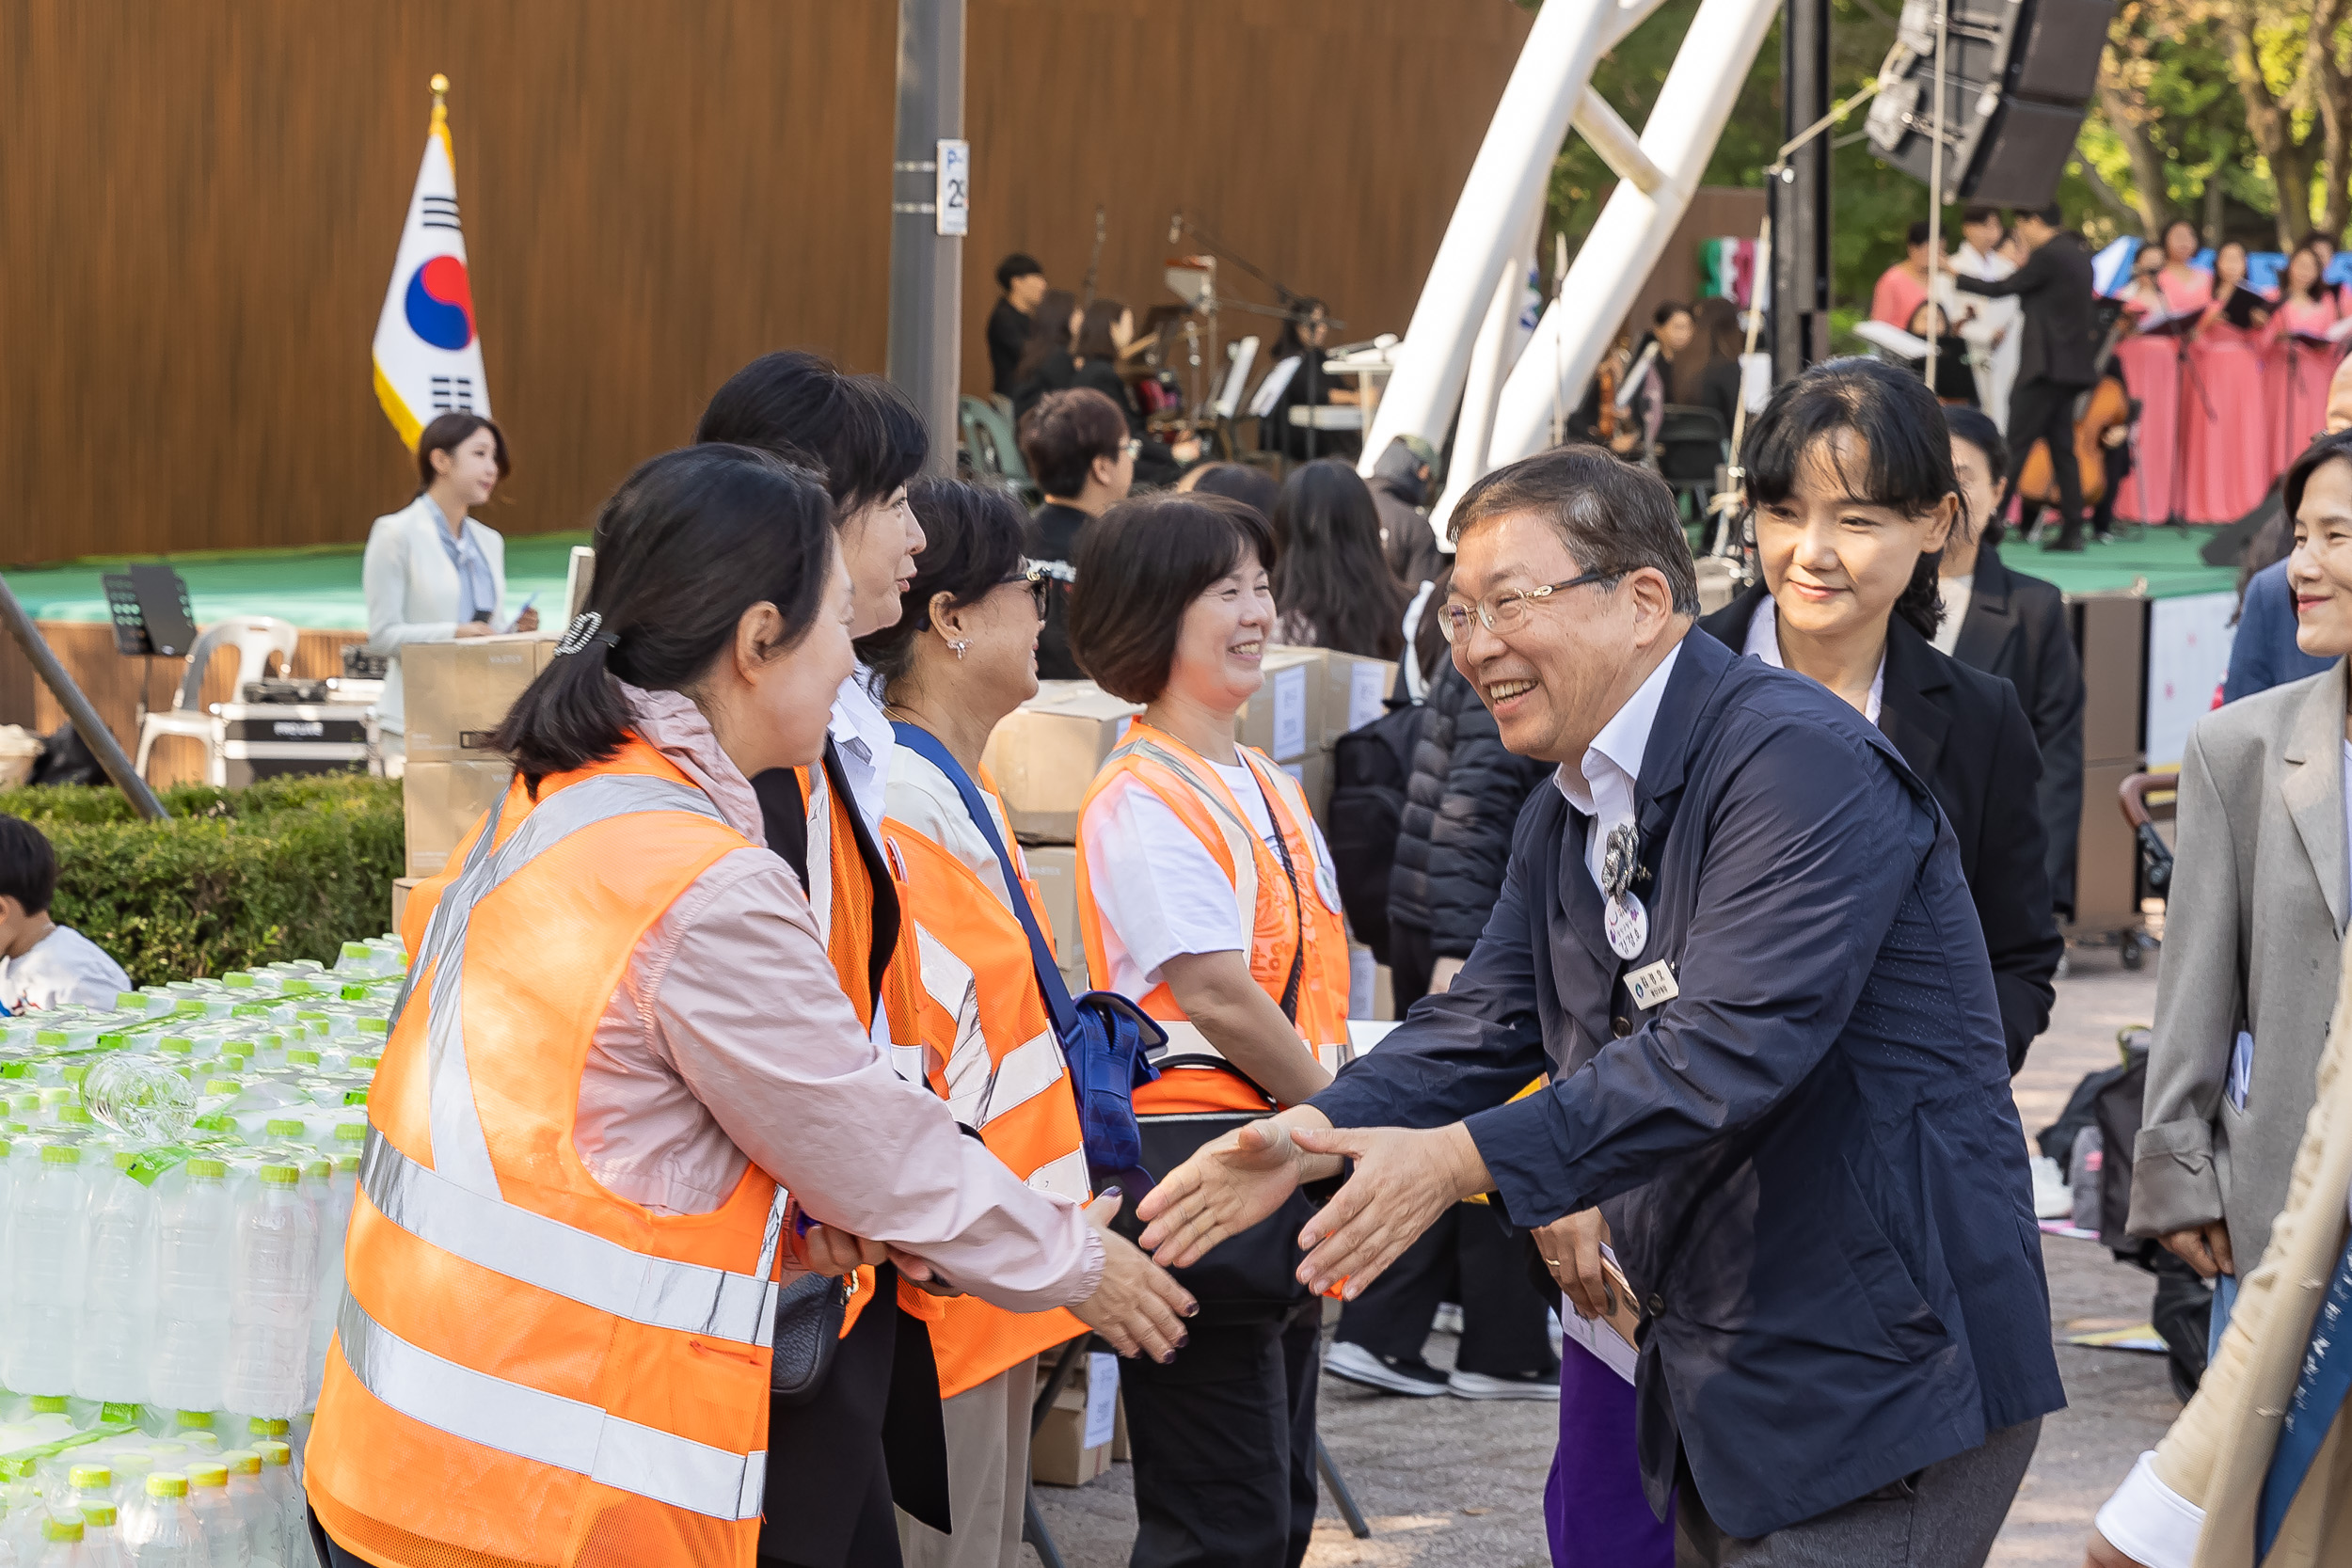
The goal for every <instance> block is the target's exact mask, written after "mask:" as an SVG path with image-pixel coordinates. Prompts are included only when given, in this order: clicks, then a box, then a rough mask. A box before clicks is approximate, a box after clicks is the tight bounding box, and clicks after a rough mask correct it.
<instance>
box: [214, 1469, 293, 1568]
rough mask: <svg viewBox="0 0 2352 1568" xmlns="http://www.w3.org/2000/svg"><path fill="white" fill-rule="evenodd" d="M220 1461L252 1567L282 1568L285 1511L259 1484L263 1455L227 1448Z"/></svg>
mask: <svg viewBox="0 0 2352 1568" xmlns="http://www.w3.org/2000/svg"><path fill="white" fill-rule="evenodd" d="M220 1462H221V1463H222V1464H224V1465H228V1466H229V1500H230V1503H231V1504H233V1505H234V1506H235V1508H236V1510H237V1517H238V1518H239V1519H241V1520H243V1521H244V1524H245V1538H246V1541H247V1542H248V1543H250V1544H251V1548H252V1552H253V1565H254V1568H284V1564H285V1560H286V1539H285V1538H286V1516H285V1511H284V1510H283V1509H282V1508H281V1507H279V1505H278V1498H276V1497H272V1496H271V1495H270V1492H269V1489H268V1488H267V1487H265V1486H263V1485H262V1456H261V1455H260V1454H258V1453H256V1452H255V1451H254V1450H253V1449H230V1450H229V1451H228V1452H227V1453H224V1454H222V1455H221V1456H220Z"/></svg>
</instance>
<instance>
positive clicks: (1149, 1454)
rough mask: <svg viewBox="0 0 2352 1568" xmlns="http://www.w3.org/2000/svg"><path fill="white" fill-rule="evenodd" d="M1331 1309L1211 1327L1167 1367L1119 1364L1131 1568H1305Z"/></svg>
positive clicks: (1198, 1329)
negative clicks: (1128, 1454)
mask: <svg viewBox="0 0 2352 1568" xmlns="http://www.w3.org/2000/svg"><path fill="white" fill-rule="evenodd" d="M1322 1323H1323V1304H1322V1302H1321V1301H1320V1300H1319V1299H1318V1300H1314V1301H1310V1302H1308V1303H1307V1304H1306V1306H1305V1307H1301V1308H1300V1309H1299V1310H1298V1311H1297V1312H1295V1313H1294V1314H1292V1316H1291V1317H1290V1318H1289V1319H1288V1320H1287V1321H1284V1320H1279V1319H1271V1320H1267V1321H1264V1322H1258V1323H1206V1324H1204V1323H1199V1322H1195V1323H1193V1324H1192V1327H1191V1335H1192V1338H1191V1342H1190V1343H1188V1344H1186V1345H1185V1346H1184V1349H1182V1350H1180V1351H1178V1352H1177V1353H1176V1359H1175V1361H1174V1362H1172V1363H1171V1364H1169V1365H1168V1366H1165V1367H1163V1366H1161V1365H1160V1364H1159V1363H1157V1362H1155V1361H1152V1360H1148V1359H1145V1358H1142V1357H1136V1358H1135V1359H1131V1360H1126V1361H1121V1362H1120V1364H1119V1386H1120V1396H1121V1398H1123V1399H1124V1400H1125V1402H1126V1405H1127V1440H1128V1443H1129V1444H1130V1446H1131V1447H1132V1448H1133V1449H1134V1451H1135V1461H1136V1545H1135V1552H1134V1554H1133V1556H1131V1557H1130V1558H1129V1559H1128V1561H1129V1564H1130V1568H1298V1564H1299V1562H1300V1561H1301V1560H1303V1559H1304V1558H1305V1557H1306V1555H1307V1544H1308V1542H1309V1540H1310V1539H1311V1537H1312V1536H1313V1534H1314V1527H1315V1504H1316V1500H1317V1497H1316V1491H1315V1384H1316V1380H1317V1377H1318V1375H1319V1373H1320V1372H1321V1370H1322V1365H1323V1362H1322V1356H1321V1354H1320V1351H1321V1346H1320V1344H1319V1343H1318V1341H1319V1340H1320V1338H1321V1337H1322Z"/></svg>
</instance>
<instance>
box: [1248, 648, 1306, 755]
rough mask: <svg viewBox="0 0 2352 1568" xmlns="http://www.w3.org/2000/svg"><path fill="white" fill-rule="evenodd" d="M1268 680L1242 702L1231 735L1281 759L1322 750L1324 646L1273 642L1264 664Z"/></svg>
mask: <svg viewBox="0 0 2352 1568" xmlns="http://www.w3.org/2000/svg"><path fill="white" fill-rule="evenodd" d="M1261 667H1262V668H1263V670H1264V671H1265V684H1264V685H1263V686H1262V687H1260V688H1259V689H1258V690H1257V694H1256V695H1254V696H1252V697H1251V698H1250V699H1249V701H1248V703H1246V704H1244V705H1243V706H1242V710H1241V713H1240V715H1239V716H1238V717H1237V718H1236V719H1235V720H1234V721H1233V736H1234V738H1235V739H1237V740H1239V741H1240V742H1241V743H1242V744H1243V745H1245V746H1255V747H1256V748H1257V749H1258V750H1259V751H1261V752H1264V753H1265V754H1266V755H1268V756H1270V757H1272V758H1273V759H1274V760H1275V761H1277V762H1292V761H1295V760H1296V759H1297V758H1299V757H1303V756H1305V755H1307V754H1308V753H1309V752H1319V751H1321V750H1322V749H1323V748H1324V746H1325V745H1326V744H1327V742H1326V741H1325V740H1324V738H1323V725H1324V720H1323V709H1324V690H1325V686H1326V683H1327V676H1326V674H1325V673H1324V655H1323V650H1322V649H1320V648H1288V647H1280V646H1270V647H1268V648H1267V649H1266V651H1265V658H1264V662H1263V665H1262V666H1261Z"/></svg>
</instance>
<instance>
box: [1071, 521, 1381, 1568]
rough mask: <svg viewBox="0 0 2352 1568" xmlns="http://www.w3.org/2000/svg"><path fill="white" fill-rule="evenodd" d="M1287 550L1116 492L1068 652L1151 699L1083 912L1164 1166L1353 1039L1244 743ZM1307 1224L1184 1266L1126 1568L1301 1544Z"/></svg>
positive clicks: (1310, 1490)
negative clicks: (1160, 1033)
mask: <svg viewBox="0 0 2352 1568" xmlns="http://www.w3.org/2000/svg"><path fill="white" fill-rule="evenodd" d="M1274 554H1275V545H1274V538H1273V534H1272V531H1271V530H1270V529H1269V528H1268V527H1267V524H1266V521H1265V519H1264V518H1263V517H1262V516H1260V515H1259V514H1258V513H1257V512H1255V511H1254V510H1252V509H1251V508H1249V507H1248V506H1245V505H1243V504H1242V503H1240V502H1238V501H1232V500H1228V499H1225V498H1223V497H1219V496H1203V495H1199V494H1194V495H1164V496H1156V497H1151V498H1147V499H1140V500H1130V501H1125V502H1122V503H1120V505H1118V506H1114V507H1112V508H1111V509H1110V510H1109V511H1108V512H1105V513H1104V515H1102V516H1100V517H1098V518H1096V519H1095V520H1094V521H1093V522H1092V523H1090V524H1089V525H1088V527H1087V530H1086V531H1085V533H1084V534H1083V535H1081V537H1080V542H1079V546H1078V559H1077V562H1076V567H1077V583H1076V586H1075V588H1074V589H1073V594H1072V603H1071V615H1070V641H1071V647H1072V650H1073V653H1074V654H1075V656H1076V657H1077V659H1078V662H1079V664H1080V666H1081V667H1082V668H1084V669H1085V670H1086V671H1087V672H1088V673H1089V674H1090V675H1092V676H1093V677H1094V679H1095V680H1096V681H1097V682H1099V683H1100V684H1101V685H1102V686H1103V687H1104V689H1106V690H1108V691H1110V692H1112V693H1113V694H1114V695H1117V696H1120V697H1124V698H1126V699H1128V700H1129V701H1131V702H1138V703H1142V704H1144V705H1145V706H1144V710H1143V714H1142V716H1141V717H1140V718H1139V719H1137V720H1136V721H1135V723H1134V724H1133V726H1132V727H1131V728H1130V729H1129V730H1128V732H1127V734H1126V736H1125V738H1124V739H1123V740H1122V741H1121V742H1120V746H1119V749H1118V750H1117V751H1115V752H1112V753H1111V756H1110V759H1109V760H1108V761H1107V762H1105V763H1104V766H1103V768H1102V771H1101V772H1100V773H1098V774H1097V775H1096V776H1095V780H1094V784H1093V785H1092V787H1091V788H1090V789H1089V791H1088V793H1087V798H1086V801H1085V804H1084V807H1083V809H1082V813H1081V816H1080V818H1079V828H1078V839H1079V856H1078V918H1079V923H1080V925H1081V927H1083V930H1084V934H1085V938H1086V951H1087V967H1088V969H1089V972H1090V974H1091V976H1092V979H1093V983H1094V985H1095V986H1096V987H1097V988H1098V989H1101V990H1117V991H1120V992H1123V993H1124V994H1126V995H1128V996H1130V997H1132V998H1134V999H1135V1000H1136V1002H1137V1003H1139V1004H1140V1005H1141V1006H1142V1007H1143V1009H1144V1010H1145V1011H1146V1012H1148V1013H1150V1014H1152V1016H1153V1017H1154V1018H1156V1019H1159V1020H1160V1021H1161V1022H1162V1023H1163V1026H1164V1027H1165V1028H1166V1029H1167V1030H1168V1036H1169V1042H1168V1047H1167V1049H1166V1050H1165V1051H1164V1052H1162V1053H1159V1054H1158V1056H1157V1057H1156V1061H1157V1065H1158V1067H1159V1069H1160V1076H1159V1079H1158V1081H1157V1082H1155V1083H1152V1084H1148V1085H1142V1086H1140V1087H1138V1088H1137V1089H1136V1095H1135V1103H1136V1119H1137V1122H1138V1124H1139V1125H1140V1127H1141V1129H1142V1132H1143V1151H1144V1164H1145V1166H1146V1168H1147V1169H1149V1170H1151V1171H1152V1172H1153V1173H1154V1174H1161V1173H1165V1172H1166V1171H1168V1170H1169V1169H1171V1168H1173V1166H1174V1165H1176V1164H1179V1163H1181V1162H1182V1161H1183V1160H1184V1157H1185V1156H1186V1155H1187V1154H1189V1153H1190V1152H1191V1151H1192V1149H1194V1148H1197V1147H1199V1145H1200V1144H1201V1143H1203V1142H1205V1141H1207V1140H1208V1139H1210V1138H1214V1137H1216V1136H1218V1135H1219V1134H1221V1133H1223V1132H1226V1131H1228V1130H1230V1129H1232V1128H1233V1127H1236V1126H1238V1125H1240V1124H1241V1123H1242V1122H1244V1121H1248V1120H1252V1119H1254V1118H1256V1117H1263V1116H1265V1115H1268V1114H1269V1113H1270V1112H1271V1111H1272V1110H1273V1109H1274V1108H1275V1107H1277V1106H1283V1105H1291V1104H1295V1103H1296V1102H1298V1101H1302V1100H1305V1099H1306V1098H1308V1096H1310V1095H1311V1094H1313V1093H1314V1092H1315V1091H1316V1090H1318V1089H1320V1088H1322V1087H1323V1086H1324V1085H1326V1084H1327V1083H1329V1082H1330V1080H1331V1074H1332V1073H1333V1072H1334V1071H1335V1070H1337V1069H1338V1068H1339V1066H1340V1064H1341V1063H1342V1062H1343V1060H1344V1059H1345V1056H1346V1053H1347V937H1346V929H1345V927H1344V924H1343V920H1342V917H1341V914H1340V898H1339V884H1338V881H1337V879H1336V878H1335V877H1334V875H1333V871H1332V865H1331V855H1330V850H1329V849H1328V847H1326V845H1325V844H1324V841H1323V834H1322V833H1321V832H1319V831H1318V830H1317V829H1316V827H1315V823H1314V819H1313V817H1312V816H1311V815H1310V814H1309V812H1308V809H1307V800H1306V796H1305V793H1304V792H1303V791H1302V790H1301V789H1300V787H1299V784H1298V781H1297V780H1296V779H1295V778H1294V777H1292V775H1291V774H1289V773H1288V772H1286V771H1285V770H1283V769H1282V768H1279V767H1277V766H1276V765H1275V764H1274V763H1272V762H1271V761H1269V760H1268V759H1267V758H1266V757H1265V756H1264V755H1263V753H1261V752H1256V751H1252V750H1250V749H1248V748H1246V747H1241V746H1237V745H1236V744H1235V743H1234V739H1233V726H1234V721H1235V720H1236V718H1237V717H1238V716H1239V714H1240V712H1241V709H1242V707H1243V706H1244V705H1246V704H1247V703H1248V702H1249V701H1250V700H1251V698H1253V697H1257V696H1259V694H1260V689H1261V688H1262V687H1263V685H1264V674H1263V667H1262V666H1263V658H1264V655H1265V649H1266V644H1267V642H1268V641H1270V640H1271V638H1272V636H1273V629H1274V620H1275V610H1274V597H1273V594H1271V592H1269V590H1268V588H1267V583H1266V574H1267V568H1268V567H1270V566H1271V565H1272V564H1273V562H1274ZM1267 695H1275V694H1273V693H1268V694H1267ZM1261 700H1263V698H1262V699H1261ZM1278 722H1279V720H1278ZM1309 1212H1311V1210H1310V1209H1309V1208H1308V1207H1307V1206H1306V1200H1304V1199H1303V1198H1302V1199H1298V1200H1296V1201H1295V1203H1294V1204H1293V1205H1292V1206H1290V1207H1287V1208H1285V1209H1284V1210H1283V1211H1282V1212H1279V1213H1278V1214H1276V1215H1275V1216H1274V1217H1273V1218H1272V1219H1269V1220H1267V1221H1265V1222H1263V1224H1261V1225H1259V1226H1257V1227H1253V1228H1252V1229H1251V1230H1249V1231H1247V1232H1244V1233H1243V1234H1241V1235H1239V1236H1235V1237H1233V1238H1232V1239H1231V1240H1229V1241H1228V1242H1226V1243H1225V1244H1224V1245H1223V1246H1222V1247H1220V1248H1219V1249H1218V1250H1217V1251H1216V1253H1214V1254H1212V1255H1210V1256H1209V1257H1207V1258H1205V1259H1202V1260H1201V1261H1200V1262H1199V1263H1198V1264H1196V1265H1194V1266H1193V1267H1192V1268H1191V1269H1189V1270H1186V1271H1184V1275H1180V1277H1184V1279H1185V1281H1186V1284H1187V1286H1188V1288H1189V1289H1190V1290H1191V1291H1193V1293H1194V1294H1195V1295H1196V1296H1198V1297H1199V1298H1200V1303H1201V1307H1202V1312H1201V1317H1200V1320H1199V1322H1197V1323H1195V1325H1194V1327H1193V1332H1192V1341H1191V1343H1190V1344H1189V1345H1187V1346H1186V1347H1185V1348H1184V1350H1183V1351H1181V1352H1180V1353H1179V1354H1177V1356H1176V1358H1175V1360H1174V1361H1173V1362H1171V1363H1169V1364H1168V1365H1167V1366H1165V1367H1159V1366H1137V1367H1136V1368H1135V1369H1134V1370H1132V1371H1131V1372H1129V1373H1128V1374H1127V1376H1126V1379H1125V1382H1124V1384H1123V1389H1124V1392H1125V1395H1126V1404H1127V1424H1128V1433H1129V1438H1130V1441H1131V1442H1132V1444H1133V1446H1134V1449H1135V1465H1136V1520H1137V1534H1136V1550H1135V1557H1134V1562H1135V1565H1136V1568H1161V1565H1163V1564H1173V1563H1194V1562H1213V1561H1215V1562H1253V1563H1274V1562H1278V1561H1279V1562H1286V1563H1288V1564H1290V1565H1292V1568H1295V1565H1296V1564H1297V1562H1298V1561H1299V1560H1300V1559H1301V1557H1303V1556H1304V1554H1305V1552H1306V1548H1307V1543H1308V1539H1309V1537H1310V1535H1311V1532H1312V1529H1313V1525H1314V1513H1315V1499H1316V1491H1315V1462H1314V1408H1315V1382H1316V1373H1317V1369H1318V1358H1317V1339H1318V1337H1319V1332H1320V1326H1321V1313H1320V1303H1319V1302H1317V1301H1316V1300H1314V1299H1313V1298H1311V1297H1310V1296H1308V1295H1307V1293H1306V1291H1305V1288H1304V1287H1302V1286H1300V1285H1299V1284H1298V1283H1297V1280H1296V1278H1295V1273H1294V1271H1295V1269H1296V1267H1297V1264H1298V1259H1299V1253H1298V1249H1297V1246H1296V1237H1297V1234H1298V1230H1299V1227H1300V1226H1301V1225H1302V1224H1303V1223H1304V1221H1305V1219H1306V1217H1307V1215H1308V1213H1309Z"/></svg>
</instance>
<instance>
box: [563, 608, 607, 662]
mask: <svg viewBox="0 0 2352 1568" xmlns="http://www.w3.org/2000/svg"><path fill="white" fill-rule="evenodd" d="M590 643H601V644H602V645H603V646H605V647H607V648H617V647H619V646H620V645H621V640H620V639H619V638H618V637H616V636H614V635H613V634H612V633H611V632H609V631H606V630H605V629H604V616H603V615H602V614H600V613H598V612H597V611H596V610H590V611H588V613H587V614H585V615H582V616H580V618H579V619H578V620H576V621H574V622H573V623H572V624H571V625H570V626H566V627H564V637H563V641H559V642H557V643H556V645H555V657H558V658H562V657H564V655H565V654H576V653H578V652H580V649H582V648H585V647H587V646H588V645H589V644H590Z"/></svg>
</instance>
